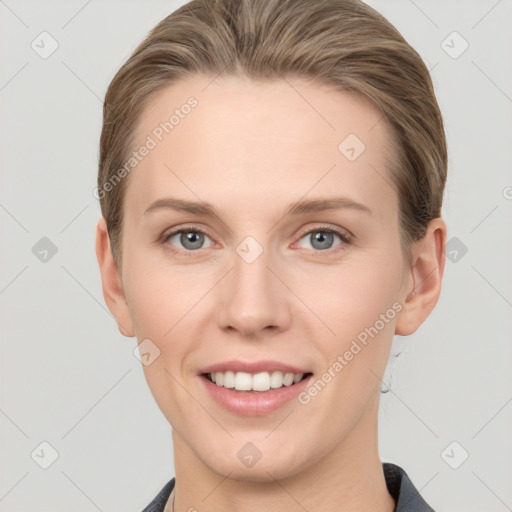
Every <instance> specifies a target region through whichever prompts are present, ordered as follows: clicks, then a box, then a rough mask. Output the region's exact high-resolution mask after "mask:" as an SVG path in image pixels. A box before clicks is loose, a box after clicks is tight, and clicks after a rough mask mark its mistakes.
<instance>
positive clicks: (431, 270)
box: [395, 217, 447, 336]
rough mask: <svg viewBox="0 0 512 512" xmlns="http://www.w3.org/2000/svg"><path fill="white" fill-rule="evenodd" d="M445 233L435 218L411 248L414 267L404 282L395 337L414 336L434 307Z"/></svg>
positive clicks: (437, 291)
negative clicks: (396, 335)
mask: <svg viewBox="0 0 512 512" xmlns="http://www.w3.org/2000/svg"><path fill="white" fill-rule="evenodd" d="M446 233H447V229H446V224H445V222H444V221H443V220H442V219H441V218H440V217H438V218H436V219H433V220H432V221H431V222H430V223H429V225H428V226H427V232H426V234H425V236H424V237H423V238H422V239H421V240H419V241H417V242H415V243H414V244H413V247H412V255H413V258H412V261H413V263H412V266H411V268H410V274H409V276H408V278H407V279H406V280H405V287H404V289H403V295H402V300H401V301H400V302H401V304H402V306H403V308H402V310H401V311H400V313H399V314H398V316H397V320H396V324H395V333H396V334H399V335H402V336H408V335H409V334H412V333H413V332H415V331H416V330H417V329H418V328H419V326H420V325H421V324H422V323H423V322H424V321H425V319H426V318H427V317H428V315H430V313H431V312H432V310H433V309H434V307H435V305H436V304H437V300H438V299H439V295H440V293H441V283H442V279H443V272H444V265H445V261H446V254H445V250H444V246H445V243H446Z"/></svg>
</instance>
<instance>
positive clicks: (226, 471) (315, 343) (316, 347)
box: [96, 76, 446, 512]
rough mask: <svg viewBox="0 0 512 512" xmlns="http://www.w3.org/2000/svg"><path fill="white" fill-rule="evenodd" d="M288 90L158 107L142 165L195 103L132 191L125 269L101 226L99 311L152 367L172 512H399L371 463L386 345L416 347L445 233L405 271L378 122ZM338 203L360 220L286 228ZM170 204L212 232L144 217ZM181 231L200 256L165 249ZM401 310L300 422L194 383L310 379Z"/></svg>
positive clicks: (235, 82)
mask: <svg viewBox="0 0 512 512" xmlns="http://www.w3.org/2000/svg"><path fill="white" fill-rule="evenodd" d="M289 82H290V83H293V86H294V87H291V86H290V84H289V83H287V82H286V81H284V80H279V81H273V82H269V83H259V82H252V81H249V80H248V79H245V78H241V77H223V78H217V79H216V80H214V81H212V77H204V76H195V77H193V78H190V79H187V80H186V81H181V82H177V83H175V84H172V85H171V86H168V87H167V88H166V89H164V90H162V91H160V92H159V93H158V94H157V95H155V96H154V97H153V98H152V99H151V102H150V104H149V105H148V106H147V108H146V109H145V111H144V114H143V116H142V119H141V120H140V124H139V126H138V130H137V141H138V143H137V144H136V146H137V147H139V146H140V144H142V143H144V140H145V139H146V137H147V135H148V134H151V132H152V130H153V129H154V128H155V127H156V126H158V125H159V123H160V122H162V121H163V120H165V119H166V118H168V114H167V113H168V112H172V111H173V110H174V109H175V108H177V107H179V106H180V105H182V104H184V103H185V102H186V100H187V98H188V97H189V96H194V97H195V98H197V100H198V106H197V107H196V108H195V109H194V110H192V112H191V113H190V114H189V115H188V116H186V117H185V119H182V120H181V122H180V124H179V125H178V126H176V127H175V128H174V130H173V131H172V132H171V133H170V134H168V135H166V137H165V138H164V139H163V140H162V142H160V143H159V144H158V145H157V147H156V148H154V149H152V150H151V152H150V153H149V154H148V156H146V157H145V158H144V159H143V161H142V162H141V163H140V164H139V165H138V166H137V168H136V169H134V170H133V171H132V174H130V176H129V178H128V179H129V183H128V187H127V191H126V196H125V198H124V225H123V239H122V255H123V262H122V268H121V269H120V268H119V267H118V266H117V265H116V264H115V262H114V261H113V259H112V254H111V248H110V241H109V237H108V234H107V231H106V225H105V221H104V219H103V218H102V219H100V221H99V222H98V226H97V243H96V252H97V257H98V262H99V266H100V271H101V278H102V285H103V293H104V297H105V300H106V303H107V305H108V307H109V309H110V311H111V312H112V314H113V315H114V316H115V318H116V320H117V323H118V326H119V330H120V332H121V333H122V334H123V335H125V336H129V337H132V336H136V337H137V339H138V341H139V342H141V341H142V340H145V339H147V338H149V339H150V340H151V341H152V342H153V343H154V344H155V345H156V346H157V347H158V349H159V350H160V356H159V357H158V358H157V359H155V361H154V362H153V363H152V364H151V365H148V366H144V367H143V368H144V372H145V376H146V379H147V382H148V385H149V387H150V389H151V391H152V393H153V395H154V397H155V400H156V402H157V403H158V405H159V407H160V409H161V410H162V412H163V414H164V415H165V417H166V418H167V420H168V421H169V423H170V424H171V426H172V435H173V446H174V466H175V471H176V488H175V494H176V497H175V511H176V512H184V511H187V510H189V509H190V508H191V507H194V508H195V509H196V510H199V511H200V512H213V511H216V510H229V511H232V512H242V511H243V512H259V511H261V510H265V511H269V512H274V511H275V512H277V511H280V512H283V511H284V512H287V511H289V512H292V511H302V510H308V511H310V512H314V511H318V512H334V511H336V512H348V511H355V510H372V511H377V512H392V511H393V508H394V506H395V503H394V500H393V498H392V497H391V496H390V494H389V493H388V491H387V488H386V484H385V480H384V476H383V472H382V465H381V461H380V459H379V453H378V444H377V418H378V403H379V394H380V393H379V392H380V386H381V382H380V380H379V378H381V377H382V375H383V372H384V369H385V366H386V363H387V360H388V357H389V352H390V348H391V342H392V339H393V335H394V334H395V333H396V334H399V335H409V334H412V333H413V332H414V331H415V330H416V329H417V328H418V327H419V326H420V325H421V324H422V323H423V321H424V320H425V319H426V318H427V317H428V315H429V314H430V312H431V311H432V309H433V308H434V306H435V304H436V302H437V299H438V297H439V293H440V289H441V280H442V275H443V270H444V261H445V256H444V251H443V246H444V243H445V241H446V226H445V224H444V222H443V221H442V219H440V218H438V219H435V220H433V221H432V222H431V223H430V224H429V226H428V230H427V234H426V235H425V237H424V238H423V239H422V240H420V241H419V242H417V243H416V244H415V245H414V246H413V248H412V256H413V259H412V261H413V262H412V265H409V264H408V263H407V262H406V259H405V256H404V254H403V252H402V249H401V245H400V240H401V238H400V236H401V235H400V229H399V222H398V197H397V194H396V192H395V190H394V189H393V188H392V187H391V186H389V184H388V182H389V181H390V177H389V174H388V171H387V170H386V169H385V164H384V155H385V151H386V148H387V147H388V142H389V128H388V126H387V125H386V123H385V122H384V121H382V120H381V121H380V122H378V121H379V119H381V118H382V116H381V114H380V112H379V111H378V110H377V109H376V107H374V106H373V105H372V104H371V103H370V102H369V101H367V100H364V99H362V98H361V97H359V96H356V95H354V94H349V93H347V92H340V91H335V90H334V89H332V88H330V87H326V86H322V85H319V84H317V83H311V82H308V81H305V80H299V79H297V78H294V79H293V80H292V79H290V80H289ZM207 84H209V85H208V87H206V85H207ZM205 87H206V88H205ZM297 91H300V95H299V94H298V93H297ZM305 100H306V101H305ZM326 121H328V122H326ZM351 133H352V134H356V135H357V136H358V138H359V139H360V140H362V141H363V142H364V144H365V146H366V150H365V151H364V152H363V153H362V154H361V155H360V156H359V158H357V159H356V160H355V161H349V160H348V159H347V158H346V157H345V156H344V155H343V154H342V153H341V152H340V151H339V150H338V145H339V144H340V142H341V141H342V140H343V139H344V138H345V137H346V136H347V135H348V134H351ZM375 169H376V170H378V173H379V174H381V175H382V176H385V177H387V179H386V180H384V179H383V178H382V177H381V176H379V175H378V174H377V173H376V172H375ZM341 196H342V197H345V198H348V199H350V200H351V201H353V202H357V203H359V204H361V205H364V206H365V207H367V208H368V209H369V210H370V211H369V212H368V211H365V210H364V209H358V208H338V209H332V210H325V211H310V212H304V213H299V214H288V215H285V212H286V210H287V208H288V207H289V206H290V205H292V204H294V203H296V202H297V201H299V200H311V199H326V198H333V197H341ZM164 197H173V198H179V199H184V200H189V201H200V200H202V201H205V202H208V203H209V204H211V205H212V206H213V208H214V209H215V212H216V215H214V216H211V215H210V216H209V215H204V214H198V213H187V212H182V211H177V210H172V209H158V210H155V211H152V212H148V213H144V212H145V210H146V209H147V208H148V206H149V205H150V204H151V203H152V202H153V201H155V200H157V199H161V198H164ZM322 226H324V227H331V228H335V229H339V230H341V232H342V233H348V234H351V236H352V237H351V239H350V242H348V243H347V242H345V241H343V240H342V239H341V238H340V237H339V235H336V234H334V235H333V237H332V243H330V245H329V243H327V245H326V247H327V248H322V247H324V246H321V244H318V243H315V238H314V235H315V233H317V232H318V231H320V232H321V233H324V236H327V237H328V236H329V235H328V234H327V235H326V234H325V231H322V229H321V227H322ZM171 228H172V229H171ZM179 228H183V229H184V228H187V229H188V230H189V231H193V230H194V229H200V230H202V231H204V232H205V233H206V235H205V236H204V242H203V244H202V245H201V246H200V248H199V249H198V248H193V247H192V248H191V245H190V244H188V245H186V241H187V240H186V239H185V244H184V242H183V237H182V238H181V239H180V236H179V234H178V235H177V236H176V235H174V236H172V237H168V236H167V235H169V234H170V233H171V231H173V230H175V229H179ZM315 230H316V231H315ZM311 232H313V233H311ZM162 235H165V237H167V238H166V239H163V238H165V237H163V238H161V237H162ZM196 236H200V235H196ZM247 236H252V237H253V238H254V239H255V240H256V241H257V242H258V244H259V245H260V246H261V247H262V248H263V253H262V254H261V255H259V256H258V257H257V258H256V259H255V260H254V261H253V262H251V263H247V262H246V261H245V260H244V259H243V258H242V257H240V255H239V254H238V253H237V252H236V248H237V246H238V245H239V244H240V242H242V241H243V240H244V239H245V238H246V237H247ZM159 240H160V241H159ZM330 240H331V238H329V239H328V240H327V242H329V241H330ZM323 243H324V244H325V242H323ZM319 247H320V248H319ZM187 256H188V257H187ZM396 302H398V303H399V304H400V305H401V306H402V307H401V310H400V311H399V313H397V315H396V316H395V317H394V318H393V319H392V320H390V321H389V322H388V323H385V325H384V327H383V328H382V329H381V330H380V331H379V332H378V334H377V335H376V336H375V337H374V338H373V339H371V341H370V342H369V343H368V344H367V345H366V346H365V347H364V348H363V350H361V351H360V352H359V353H358V354H357V355H356V356H355V357H354V358H353V359H352V360H351V361H350V362H349V364H347V365H346V366H345V367H344V368H343V370H342V371H341V372H339V374H337V375H336V377H335V378H333V379H332V381H331V382H329V383H328V385H326V386H325V388H324V389H323V390H322V391H321V392H320V393H318V395H317V396H315V397H314V398H312V399H311V401H310V402H309V403H307V404H301V403H299V402H298V401H297V400H291V401H289V402H287V403H286V404H285V405H284V406H282V407H280V408H279V409H278V410H275V411H273V412H271V413H269V414H265V415H261V416H257V417H248V416H243V415H239V414H236V413H235V412H232V411H228V410H226V409H224V408H223V407H222V406H220V405H219V404H218V403H216V402H215V401H213V400H212V398H211V397H210V395H209V394H208V393H207V392H206V391H205V386H204V382H203V381H202V379H204V377H202V376H200V375H198V373H197V372H198V370H199V369H200V368H202V367H204V366H206V365H209V364H213V363H216V362H223V361H227V360H232V359H240V360H242V361H256V360H267V359H272V360H276V361H279V362H283V363H288V364H291V365H294V366H298V367H301V368H307V369H309V371H310V372H312V373H313V377H314V379H316V378H318V377H320V376H321V375H322V374H323V373H324V372H325V371H326V370H327V368H329V367H331V366H332V365H333V363H334V362H335V361H336V359H337V357H338V355H340V354H343V353H344V352H345V351H346V350H348V349H349V348H350V344H351V342H352V340H354V339H355V338H356V336H357V335H358V334H359V333H360V332H361V331H362V330H364V328H365V327H369V326H372V325H374V324H375V323H376V320H378V319H379V315H381V314H383V313H385V312H386V311H387V310H388V309H389V308H391V306H392V304H394V303H396ZM247 442H251V443H253V444H254V445H255V446H256V447H257V448H258V450H259V452H261V454H262V457H261V459H260V460H259V461H258V462H257V463H256V464H255V465H254V466H252V467H246V465H244V464H242V463H241V462H240V460H239V458H238V457H237V452H238V451H239V450H240V449H241V448H242V447H243V446H244V445H245V444H246V443H247Z"/></svg>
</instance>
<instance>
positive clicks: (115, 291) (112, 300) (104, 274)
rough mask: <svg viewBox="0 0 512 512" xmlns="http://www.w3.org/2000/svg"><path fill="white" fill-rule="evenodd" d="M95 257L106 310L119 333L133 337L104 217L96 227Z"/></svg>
mask: <svg viewBox="0 0 512 512" xmlns="http://www.w3.org/2000/svg"><path fill="white" fill-rule="evenodd" d="M96 257H97V259H98V264H99V266H100V273H101V284H102V288H103V297H104V298H105V302H106V303H107V306H108V309H110V312H111V313H112V314H113V315H114V317H115V319H116V321H117V327H118V329H119V332H120V333H121V334H122V335H123V336H127V337H129V338H131V337H134V336H135V333H134V329H133V323H132V319H131V316H130V310H129V308H128V304H127V302H126V298H125V295H124V290H123V283H122V281H121V276H120V273H119V270H118V267H117V264H116V263H115V262H114V258H113V256H112V250H111V247H110V237H109V235H108V231H107V223H106V221H105V218H104V217H101V219H100V220H99V221H98V225H97V227H96Z"/></svg>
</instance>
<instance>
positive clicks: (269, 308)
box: [218, 236, 289, 335]
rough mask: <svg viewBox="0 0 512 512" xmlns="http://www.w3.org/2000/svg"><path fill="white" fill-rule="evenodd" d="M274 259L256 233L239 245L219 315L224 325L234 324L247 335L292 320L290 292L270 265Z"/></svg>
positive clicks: (282, 324) (283, 324)
mask: <svg viewBox="0 0 512 512" xmlns="http://www.w3.org/2000/svg"><path fill="white" fill-rule="evenodd" d="M274 261H275V258H273V255H272V254H271V252H270V251H268V250H266V248H264V247H263V245H262V244H260V243H259V242H258V241H257V240H256V239H255V238H254V237H252V236H248V237H246V238H245V239H244V240H242V242H240V244H239V245H238V246H237V247H236V248H235V252H234V254H233V270H232V272H230V275H229V278H228V279H227V280H226V281H225V283H224V285H223V287H222V293H223V300H222V301H220V306H219V307H220V308H221V310H220V311H219V316H218V318H219V322H220V325H221V326H222V327H224V328H226V327H228V326H230V327H232V328H235V329H236V330H238V331H240V332H241V333H243V334H244V335H249V334H252V335H254V334H256V333H257V331H259V330H262V329H265V328H269V327H272V328H273V329H276V330H280V329H282V328H284V327H285V324H286V323H287V322H288V320H289V315H288V314H287V311H288V307H287V303H286V300H287V299H286V296H285V295H286V294H285V293H284V291H283V290H282V288H283V285H282V283H280V281H279V280H278V279H276V277H275V275H274V273H273V272H272V271H270V270H269V268H268V267H270V268H272V267H273V266H274V264H273V262H274ZM274 272H275V270H274Z"/></svg>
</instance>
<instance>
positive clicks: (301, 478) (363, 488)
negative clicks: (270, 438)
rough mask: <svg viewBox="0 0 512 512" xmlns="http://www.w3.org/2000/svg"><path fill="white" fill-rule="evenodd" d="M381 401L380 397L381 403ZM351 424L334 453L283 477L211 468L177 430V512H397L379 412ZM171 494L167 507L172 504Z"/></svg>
mask: <svg viewBox="0 0 512 512" xmlns="http://www.w3.org/2000/svg"><path fill="white" fill-rule="evenodd" d="M377 406H378V402H377ZM364 416H367V418H364V417H363V418H362V419H361V421H360V422H359V423H358V424H357V425H356V426H355V427H354V428H353V429H352V431H351V432H350V433H349V435H348V436H346V437H345V438H344V439H343V440H342V441H341V442H340V443H339V444H338V445H337V446H336V447H335V448H334V449H333V450H332V451H331V452H330V453H328V454H326V455H325V456H324V457H321V458H320V459H319V460H317V461H315V462H313V463H312V464H309V465H307V466H305V468H304V469H303V470H301V471H298V472H296V473H294V474H290V475H289V476H285V477H283V478H275V477H274V476H272V474H271V473H272V472H271V471H269V472H266V475H263V476H261V475H260V476H259V477H258V479H254V480H253V479H250V480H249V479H238V480H237V479H234V478H230V477H229V475H230V473H231V472H230V471H228V472H227V473H226V474H225V475H223V474H219V473H218V472H215V471H213V470H212V469H211V468H210V467H209V466H207V465H206V464H205V463H204V462H203V461H202V460H201V459H199V458H198V457H197V455H196V453H195V452H193V451H192V450H191V449H190V447H189V446H188V445H187V443H186V442H185V440H184V439H183V438H182V437H181V436H180V435H179V434H178V433H177V432H176V431H173V444H174V457H175V462H174V465H175V469H176V487H175V496H174V501H175V504H174V512H185V511H187V512H188V511H191V512H192V511H196V512H197V511H199V510H200V511H201V512H213V511H216V510H230V511H232V512H260V511H261V510H266V511H268V512H278V511H279V512H296V511H298V510H301V509H302V510H308V511H310V512H314V511H322V512H348V511H353V510H372V511H374V512H393V511H394V508H395V502H394V500H393V498H392V497H391V495H390V494H389V492H388V490H387V487H386V481H385V478H384V473H383V470H382V463H381V461H380V458H379V455H378V446H377V419H376V418H377V414H375V413H374V412H373V411H367V414H365V415H364ZM171 502H172V496H171V498H170V500H169V501H168V504H167V505H168V507H167V508H166V512H167V511H169V512H170V511H172V508H171Z"/></svg>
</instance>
